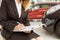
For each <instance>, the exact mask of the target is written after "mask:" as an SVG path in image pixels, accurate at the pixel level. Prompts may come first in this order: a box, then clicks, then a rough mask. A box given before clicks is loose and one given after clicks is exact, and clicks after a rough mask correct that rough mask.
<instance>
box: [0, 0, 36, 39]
mask: <svg viewBox="0 0 60 40" xmlns="http://www.w3.org/2000/svg"><path fill="white" fill-rule="evenodd" d="M21 10H22V14H21V17H20V18H19V16H18V12H17V9H16V5H15V1H14V0H2V4H1V8H0V25H1V26H2V27H3V30H2V33H1V34H2V36H3V37H4V38H6V40H27V39H28V38H26V36H27V35H26V34H25V33H22V32H18V33H14V32H13V30H14V27H15V26H16V25H18V23H17V22H20V23H22V24H24V25H25V26H28V25H30V24H29V20H28V10H27V11H24V10H25V9H24V7H23V6H22V9H21ZM34 34H35V33H31V34H30V35H34ZM24 35H25V36H24ZM15 36H16V37H15ZM30 37H33V36H30ZM34 37H37V35H36V36H35V35H34Z"/></svg>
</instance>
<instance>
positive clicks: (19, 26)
mask: <svg viewBox="0 0 60 40" xmlns="http://www.w3.org/2000/svg"><path fill="white" fill-rule="evenodd" d="M23 28H25V26H24V25H23V24H18V25H17V26H16V27H15V28H14V30H20V29H23Z"/></svg>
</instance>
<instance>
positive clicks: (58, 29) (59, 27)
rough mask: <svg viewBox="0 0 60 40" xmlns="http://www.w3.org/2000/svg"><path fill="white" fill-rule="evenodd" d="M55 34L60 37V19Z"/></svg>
mask: <svg viewBox="0 0 60 40" xmlns="http://www.w3.org/2000/svg"><path fill="white" fill-rule="evenodd" d="M55 34H56V35H57V36H58V37H59V38H60V21H59V22H57V24H56V27H55Z"/></svg>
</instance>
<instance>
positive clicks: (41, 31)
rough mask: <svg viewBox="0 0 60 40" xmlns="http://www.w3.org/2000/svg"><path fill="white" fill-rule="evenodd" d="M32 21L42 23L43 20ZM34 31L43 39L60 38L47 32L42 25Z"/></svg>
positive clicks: (57, 39)
mask: <svg viewBox="0 0 60 40" xmlns="http://www.w3.org/2000/svg"><path fill="white" fill-rule="evenodd" d="M30 23H31V25H39V24H41V22H30ZM34 32H35V33H37V34H39V35H40V37H41V40H60V39H59V38H57V37H56V36H55V35H54V34H53V33H47V32H46V31H45V30H44V29H43V28H42V27H40V28H38V29H36V30H34ZM0 33H1V32H0ZM0 40H2V37H1V35H0Z"/></svg>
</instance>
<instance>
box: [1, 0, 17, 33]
mask: <svg viewBox="0 0 60 40" xmlns="http://www.w3.org/2000/svg"><path fill="white" fill-rule="evenodd" d="M7 13H8V10H7V5H6V2H5V1H4V0H2V4H1V7H0V25H1V26H2V28H3V29H4V30H8V31H9V32H11V33H13V29H14V27H15V26H16V25H18V23H17V21H15V20H11V19H8V17H7Z"/></svg>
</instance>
